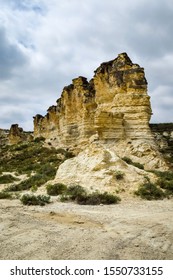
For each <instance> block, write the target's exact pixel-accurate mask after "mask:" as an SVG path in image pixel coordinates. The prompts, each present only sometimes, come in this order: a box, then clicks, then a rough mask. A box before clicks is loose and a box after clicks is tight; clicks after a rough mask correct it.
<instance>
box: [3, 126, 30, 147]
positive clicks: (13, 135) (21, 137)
mask: <svg viewBox="0 0 173 280" xmlns="http://www.w3.org/2000/svg"><path fill="white" fill-rule="evenodd" d="M32 139H33V135H32V132H25V131H23V128H21V127H19V125H18V124H12V125H11V127H10V130H9V134H8V143H9V144H10V145H13V144H17V143H19V142H23V141H30V140H32Z"/></svg>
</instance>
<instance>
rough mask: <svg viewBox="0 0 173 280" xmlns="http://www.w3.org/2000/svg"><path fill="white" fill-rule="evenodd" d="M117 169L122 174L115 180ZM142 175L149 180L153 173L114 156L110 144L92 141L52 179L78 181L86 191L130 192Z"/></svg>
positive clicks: (143, 178) (137, 184)
mask: <svg viewBox="0 0 173 280" xmlns="http://www.w3.org/2000/svg"><path fill="white" fill-rule="evenodd" d="M119 172H121V174H123V179H122V180H117V179H116V174H117V173H119ZM145 175H147V176H150V177H151V179H152V176H153V174H151V173H150V174H149V175H148V173H147V172H146V171H144V170H141V169H139V168H136V167H134V166H132V165H129V164H127V163H126V162H125V161H123V160H122V159H121V158H120V157H119V156H117V154H116V151H115V150H114V148H113V147H111V146H109V145H104V144H95V143H92V144H90V145H89V146H88V147H87V148H86V149H85V150H84V151H82V152H80V153H79V154H78V155H77V156H76V157H74V158H71V159H69V160H66V161H65V162H64V163H63V164H61V165H60V167H59V169H58V170H57V174H56V177H55V180H54V182H55V183H56V182H62V183H64V184H67V185H78V184H79V185H81V186H83V187H85V188H86V189H88V191H93V190H99V191H105V190H106V191H110V192H115V191H116V190H117V191H118V190H121V189H127V190H128V191H132V190H134V189H135V188H136V187H137V186H139V184H140V183H143V182H144V180H145Z"/></svg>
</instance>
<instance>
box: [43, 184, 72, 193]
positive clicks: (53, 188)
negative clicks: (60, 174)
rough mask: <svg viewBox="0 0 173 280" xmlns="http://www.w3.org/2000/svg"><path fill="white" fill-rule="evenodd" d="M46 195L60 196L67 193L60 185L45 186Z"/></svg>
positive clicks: (64, 186) (62, 185)
mask: <svg viewBox="0 0 173 280" xmlns="http://www.w3.org/2000/svg"><path fill="white" fill-rule="evenodd" d="M46 190H47V194H48V195H60V194H63V193H65V192H66V191H67V186H66V185H64V184H61V183H57V184H54V185H47V186H46Z"/></svg>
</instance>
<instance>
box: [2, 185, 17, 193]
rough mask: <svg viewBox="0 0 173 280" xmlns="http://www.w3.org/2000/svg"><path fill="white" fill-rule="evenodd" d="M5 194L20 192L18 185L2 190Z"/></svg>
mask: <svg viewBox="0 0 173 280" xmlns="http://www.w3.org/2000/svg"><path fill="white" fill-rule="evenodd" d="M4 191H5V192H17V191H20V189H19V187H18V185H11V186H8V187H7V188H5V189H4Z"/></svg>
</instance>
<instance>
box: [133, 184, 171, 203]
mask: <svg viewBox="0 0 173 280" xmlns="http://www.w3.org/2000/svg"><path fill="white" fill-rule="evenodd" d="M134 193H135V195H138V196H140V197H141V198H143V199H146V200H158V199H163V198H165V197H166V195H165V193H164V192H163V191H162V190H161V189H159V188H158V187H157V186H156V185H155V184H152V183H151V182H147V183H144V184H143V185H141V186H140V187H139V188H138V190H137V191H135V192H134Z"/></svg>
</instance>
